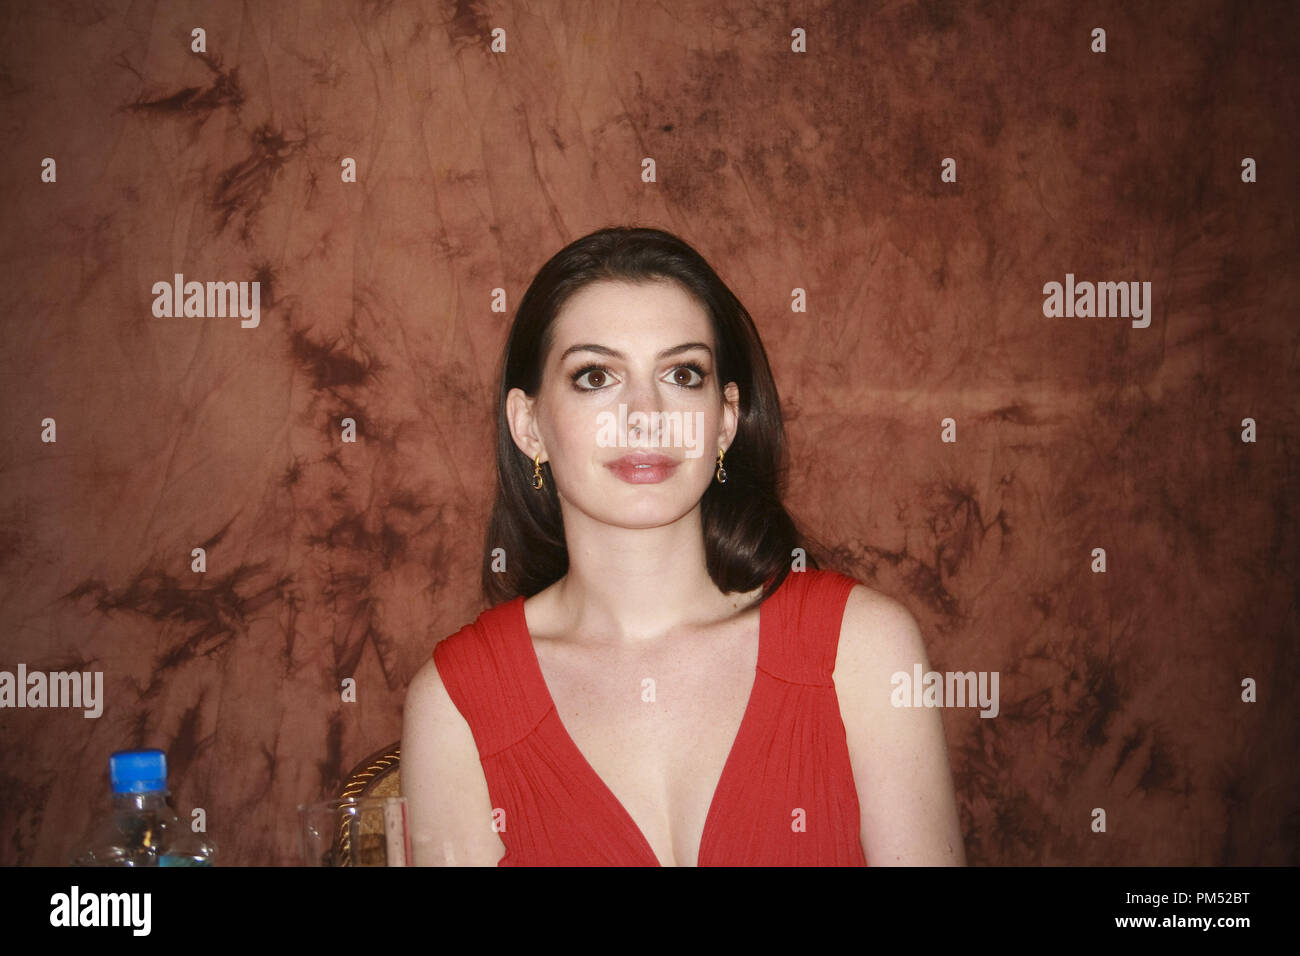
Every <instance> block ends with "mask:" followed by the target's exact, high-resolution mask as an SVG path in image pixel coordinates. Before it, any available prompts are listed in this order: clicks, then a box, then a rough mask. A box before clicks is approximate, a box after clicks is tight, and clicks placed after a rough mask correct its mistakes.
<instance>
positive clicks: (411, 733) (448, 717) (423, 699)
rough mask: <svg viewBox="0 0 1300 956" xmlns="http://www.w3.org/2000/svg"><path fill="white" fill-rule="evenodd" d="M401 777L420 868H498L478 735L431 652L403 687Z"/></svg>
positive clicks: (500, 852) (499, 852)
mask: <svg viewBox="0 0 1300 956" xmlns="http://www.w3.org/2000/svg"><path fill="white" fill-rule="evenodd" d="M400 779H401V788H402V795H403V796H404V797H406V800H407V808H408V811H409V813H410V821H409V822H410V827H411V852H412V855H413V856H414V861H415V865H416V866H495V865H496V864H497V862H498V861H499V860H500V859H501V858H502V857H503V856H505V853H506V847H505V844H504V843H502V842H501V837H500V836H498V835H497V833H496V831H495V830H493V828H492V800H491V798H490V797H489V796H488V786H487V778H486V777H485V776H484V775H483V765H482V763H481V762H480V761H479V755H478V747H477V746H476V745H475V743H474V735H473V733H472V732H471V731H470V729H469V724H468V723H466V722H465V718H464V717H463V716H462V715H461V713H460V711H459V710H458V709H457V708H456V705H455V703H454V702H453V701H452V699H451V697H450V696H449V695H448V694H447V689H446V687H444V686H443V683H442V677H441V676H440V675H439V674H438V668H437V665H436V664H435V663H434V661H433V658H432V657H430V658H429V660H428V661H426V662H425V664H424V666H423V667H421V668H420V669H419V670H418V671H417V672H416V674H415V677H413V678H412V679H411V684H410V687H408V688H407V691H406V704H405V706H404V708H403V711H402V760H401V777H400Z"/></svg>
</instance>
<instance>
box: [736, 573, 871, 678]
mask: <svg viewBox="0 0 1300 956" xmlns="http://www.w3.org/2000/svg"><path fill="white" fill-rule="evenodd" d="M857 583H858V582H857V581H855V580H854V579H853V578H851V577H849V576H848V575H845V574H840V573H839V572H838V571H828V570H818V569H815V568H808V569H806V570H804V571H791V572H790V573H789V574H787V575H786V578H785V580H784V581H782V582H781V587H780V588H778V589H777V591H776V593H775V594H773V595H772V596H771V597H769V598H768V599H767V601H766V602H765V603H764V604H763V605H762V606H761V612H760V613H761V616H762V617H763V618H766V620H763V621H762V625H761V626H762V627H763V628H764V635H763V639H764V640H765V641H766V642H767V651H768V652H767V654H766V657H765V660H764V661H763V667H764V669H766V670H767V671H768V672H769V673H771V674H772V675H773V676H774V677H779V678H781V679H782V680H785V681H789V682H791V683H794V684H817V685H827V686H834V681H833V679H832V678H833V675H834V672H835V652H836V650H837V649H838V647H839V641H840V625H841V624H842V623H843V621H844V607H845V605H846V604H847V603H848V599H849V592H850V591H852V590H853V588H854V586H855V585H856V584H857Z"/></svg>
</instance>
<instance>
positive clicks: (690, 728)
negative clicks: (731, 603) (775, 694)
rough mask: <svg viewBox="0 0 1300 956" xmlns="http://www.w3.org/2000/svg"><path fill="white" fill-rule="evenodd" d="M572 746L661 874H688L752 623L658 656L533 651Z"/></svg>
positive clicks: (553, 645)
mask: <svg viewBox="0 0 1300 956" xmlns="http://www.w3.org/2000/svg"><path fill="white" fill-rule="evenodd" d="M534 646H535V649H536V651H537V659H538V664H539V665H540V668H541V671H542V676H543V678H544V679H545V681H546V684H547V688H548V690H549V691H550V695H551V699H552V700H553V701H554V703H555V709H556V713H557V715H558V716H559V718H560V721H561V723H562V724H563V725H564V729H565V731H566V732H567V733H568V736H569V738H570V740H572V742H573V744H574V745H575V746H576V747H577V749H578V750H579V752H580V753H581V754H582V756H583V757H584V758H585V759H586V762H587V763H588V764H590V766H591V769H592V770H593V771H594V772H595V774H596V776H597V777H599V779H600V782H601V783H603V784H604V786H605V787H606V788H608V789H609V791H610V792H611V793H612V794H613V795H614V797H615V798H616V799H617V800H618V801H619V802H620V803H621V804H622V806H623V809H624V810H625V811H626V812H627V813H628V815H629V816H630V817H631V818H632V821H633V823H634V824H635V825H636V826H637V827H638V828H639V829H640V831H641V835H642V836H643V837H644V838H645V840H646V842H647V843H649V844H650V847H651V849H652V850H653V851H654V853H655V856H656V857H657V858H658V859H659V861H660V862H661V863H662V864H664V865H665V866H671V865H679V866H693V865H695V864H696V862H697V856H698V851H699V846H700V839H701V836H702V835H703V832H704V826H705V822H706V820H707V817H708V812H709V808H710V806H711V805H712V802H713V798H714V794H715V793H716V791H717V788H718V782H719V780H720V778H721V776H722V770H723V767H724V765H725V763H726V760H727V757H728V755H729V754H730V752H731V748H732V745H733V744H734V742H735V740H736V735H737V732H738V731H739V729H740V726H741V722H742V719H743V717H744V715H745V710H746V706H747V705H748V703H749V698H750V692H751V690H752V689H753V686H754V677H755V668H756V665H757V663H758V620H757V614H755V615H753V617H752V619H751V618H746V619H742V620H741V621H739V622H737V623H736V624H734V625H733V626H730V627H728V628H726V629H725V630H720V631H718V632H716V633H710V634H700V635H691V636H690V637H689V638H683V639H680V640H675V641H668V642H664V643H663V644H661V645H659V646H656V647H653V648H651V647H645V648H641V649H621V650H620V649H611V648H597V647H591V646H580V645H574V644H571V643H567V642H564V641H548V640H538V641H535V642H534Z"/></svg>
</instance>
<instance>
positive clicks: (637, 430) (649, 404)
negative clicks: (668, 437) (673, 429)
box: [623, 379, 663, 442]
mask: <svg viewBox="0 0 1300 956" xmlns="http://www.w3.org/2000/svg"><path fill="white" fill-rule="evenodd" d="M623 400H624V401H625V402H627V418H628V433H629V435H639V436H640V437H641V438H644V439H646V440H647V441H652V442H654V441H658V440H659V430H660V428H662V416H661V415H660V414H659V413H660V412H661V411H662V409H661V408H660V406H661V405H662V404H663V400H662V397H661V396H660V394H659V391H658V389H656V388H655V387H654V384H653V383H646V382H641V381H640V380H639V379H638V380H637V381H636V382H634V383H632V384H631V385H630V387H629V388H627V389H626V390H625V391H624V393H623ZM638 412H640V413H641V415H643V416H645V417H644V418H641V417H640V416H638V415H637V413H638Z"/></svg>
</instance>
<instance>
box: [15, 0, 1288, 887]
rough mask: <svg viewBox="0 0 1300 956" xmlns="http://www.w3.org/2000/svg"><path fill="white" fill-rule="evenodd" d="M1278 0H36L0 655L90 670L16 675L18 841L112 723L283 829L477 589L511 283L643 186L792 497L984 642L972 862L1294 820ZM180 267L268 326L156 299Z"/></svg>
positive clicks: (1264, 859)
mask: <svg viewBox="0 0 1300 956" xmlns="http://www.w3.org/2000/svg"><path fill="white" fill-rule="evenodd" d="M1296 10H1297V8H1296V5H1295V4H1292V3H1289V2H1280V3H1248V2H1228V0H1222V2H1180V3H1168V4H1156V3H1141V4H1131V3H1128V2H1119V0H1116V2H1110V3H1071V4H1043V5H1039V4H1034V5H1023V6H1019V7H1017V6H1014V5H1012V4H1008V3H1002V2H994V0H989V2H976V3H948V2H938V0H934V2H902V0H898V2H862V3H854V2H812V3H807V4H799V3H776V2H740V0H727V2H721V3H707V4H705V3H700V4H686V3H626V4H618V3H613V2H604V0H581V2H579V0H573V2H564V3H523V2H505V0H502V2H471V0H460V2H456V3H451V2H447V3H435V2H431V0H427V2H414V0H401V2H397V0H393V2H388V0H382V2H379V0H375V2H342V0H333V2H331V0H318V2H303V3H290V2H276V3H243V2H230V3H217V2H209V3H200V2H190V3H171V2H167V3H163V2H135V3H126V2H108V0H98V2H82V3H73V2H60V0H50V2H46V3H40V4H36V3H33V4H17V3H11V4H6V5H4V7H3V11H2V12H0V18H2V20H0V23H2V35H3V38H2V40H0V56H2V68H0V103H2V104H3V112H2V116H3V134H4V136H3V143H4V148H3V151H2V152H3V186H2V187H0V188H3V192H4V195H3V203H4V205H3V208H4V229H3V249H2V250H0V251H2V258H0V262H3V268H4V282H3V289H2V290H0V295H2V296H3V307H4V326H3V365H2V369H3V376H4V378H3V394H4V399H5V403H4V404H5V408H4V413H3V415H0V427H3V429H4V431H3V434H2V435H0V482H2V485H0V492H2V494H3V497H2V500H0V581H2V585H3V590H2V592H0V640H2V642H3V644H2V647H0V669H4V670H9V671H14V670H15V669H16V667H17V665H18V664H19V663H25V664H26V666H27V667H28V668H29V669H31V670H45V671H54V670H67V669H70V668H77V669H85V670H92V671H93V670H100V671H102V672H103V674H104V681H105V696H106V704H105V709H104V713H103V716H102V717H100V718H98V719H88V718H85V717H83V716H82V715H81V713H80V712H79V711H68V710H55V709H46V710H34V709H12V710H11V709H6V710H3V711H0V735H2V736H3V751H2V755H0V792H3V794H4V796H5V799H4V801H3V802H2V803H0V837H2V838H3V839H2V840H0V863H7V864H13V863H19V864H49V863H59V862H62V860H63V859H64V856H65V854H66V853H67V852H68V851H69V849H70V848H71V847H72V845H73V843H74V842H75V841H77V839H78V838H79V837H80V835H81V832H82V831H83V829H84V828H85V827H86V825H87V824H88V823H89V821H90V819H91V816H92V814H93V813H99V812H101V811H102V810H103V808H104V807H106V806H107V803H108V786H107V779H106V761H107V757H108V755H109V753H110V752H111V751H113V750H115V749H119V748H123V747H128V746H158V747H162V748H164V749H166V751H167V753H168V755H169V757H170V762H171V781H172V788H173V791H174V794H175V802H176V805H177V807H178V809H180V811H181V813H182V814H183V815H185V816H186V817H188V813H189V810H190V809H191V808H193V807H203V808H204V809H205V810H206V812H207V820H208V832H209V835H210V836H211V837H212V838H213V839H214V840H215V841H216V842H217V843H218V845H219V847H220V851H221V854H222V857H221V861H222V862H225V863H235V864H267V863H289V862H294V860H295V850H296V843H295V817H294V807H295V805H296V804H298V803H299V802H301V801H304V800H310V799H315V798H318V797H320V796H323V795H325V794H327V793H329V792H332V791H333V790H334V789H335V788H336V787H337V786H338V784H339V782H340V779H341V777H342V776H343V775H344V774H345V773H346V772H347V771H348V770H349V769H350V768H351V767H352V765H353V764H354V763H356V762H357V761H359V760H360V759H361V758H362V757H364V756H365V755H366V754H368V753H369V752H371V751H372V750H374V749H376V748H378V747H381V746H383V745H384V744H387V743H389V742H391V741H393V740H396V739H397V738H398V736H399V735H400V730H401V705H402V699H403V693H404V689H405V687H406V683H407V681H408V680H409V678H410V676H411V675H412V673H413V672H414V671H415V669H416V668H417V667H418V666H419V665H420V664H421V663H422V662H423V661H424V660H425V658H426V657H427V655H428V654H429V653H430V652H431V650H432V647H433V644H434V642H435V641H436V640H437V639H439V638H441V637H443V636H445V635H446V634H448V633H450V632H451V631H453V630H455V629H456V628H458V627H459V626H460V625H462V624H463V623H465V622H467V621H468V620H470V619H472V617H473V616H474V615H475V614H476V613H477V612H478V611H479V610H480V609H481V608H482V606H483V605H482V602H481V597H480V594H479V591H478V586H477V579H478V573H479V558H480V554H479V551H480V547H481V545H482V533H483V527H484V521H485V515H486V511H487V507H488V502H489V497H488V496H489V492H490V489H491V481H492V469H491V458H490V456H491V450H492V432H491V429H492V421H493V419H492V397H493V394H492V386H493V381H494V376H495V374H496V367H497V362H498V358H499V354H500V350H501V347H502V344H503V342H504V337H505V333H506V330H507V328H508V323H509V320H510V319H511V318H512V317H513V314H514V309H515V307H516V306H517V304H518V302H519V299H520V297H521V295H522V293H523V291H524V289H525V288H526V286H527V283H528V282H529V280H530V279H531V278H532V276H533V274H534V273H535V272H536V270H537V269H538V267H540V266H541V264H542V263H543V262H544V261H545V260H546V259H547V258H548V257H549V256H550V255H552V254H553V253H554V252H556V251H557V250H558V249H559V248H560V247H562V246H563V245H564V244H566V243H568V242H570V241H572V240H573V239H576V238H578V237H580V236H582V235H585V234H586V233H588V232H590V231H592V230H594V229H597V228H599V227H602V226H605V225H609V224H633V223H634V224H641V225H653V226H659V227H661V228H665V229H668V230H670V231H673V232H675V233H678V234H679V235H681V236H682V237H683V238H685V239H686V240H687V241H689V242H691V243H692V244H694V245H696V247H697V248H699V249H700V250H701V251H702V252H703V253H704V254H705V255H706V256H707V257H708V258H709V259H710V261H711V262H712V263H713V264H714V265H715V267H716V268H717V269H718V271H719V272H720V273H721V275H722V276H723V278H724V280H726V281H727V282H729V283H730V284H731V285H732V287H733V289H734V290H735V291H736V293H737V294H738V295H739V297H740V299H741V301H742V302H744V303H745V304H746V306H747V307H748V308H749V310H750V311H751V312H752V313H753V315H754V317H755V321H756V322H757V324H758V326H759V328H760V331H761V333H762V335H763V337H764V340H765V343H766V345H767V347H768V349H769V353H770V355H771V357H772V361H773V366H774V370H775V372H776V376H777V382H778V385H779V387H780V389H781V393H782V396H783V400H784V401H785V403H786V406H787V410H788V411H789V413H790V434H791V439H792V455H793V459H792V471H791V490H790V498H789V503H790V506H791V508H792V510H793V511H794V512H795V514H796V515H797V516H798V517H799V518H800V519H801V520H803V521H804V522H806V523H807V525H808V527H809V528H810V529H811V530H813V531H814V532H815V533H818V534H820V535H821V536H822V537H823V538H824V539H826V540H828V541H829V542H831V543H832V544H834V545H835V546H836V547H837V548H838V549H839V555H840V558H841V559H842V566H843V569H844V570H846V571H848V572H849V573H853V574H856V575H857V576H858V577H859V578H860V580H863V581H865V582H867V583H870V584H873V585H874V586H876V587H878V588H881V589H882V590H884V591H886V592H888V593H890V594H892V595H895V596H896V597H898V598H900V599H901V600H902V601H904V602H905V603H906V604H907V606H908V607H909V608H910V609H911V610H912V611H913V612H914V614H915V615H916V616H917V618H918V620H919V621H920V622H921V625H922V628H923V631H924V633H925V635H926V638H927V642H928V646H929V648H930V653H931V656H932V658H933V664H934V666H935V667H936V668H938V669H941V670H968V669H975V670H989V671H993V670H996V671H998V672H999V673H1000V675H1001V684H1000V691H1001V714H1000V715H999V716H998V717H997V718H995V719H981V718H979V717H978V716H977V715H976V712H975V711H974V710H971V709H967V710H955V709H952V710H946V711H945V712H944V715H943V716H944V723H945V727H946V729H947V733H948V738H949V743H950V746H951V753H952V760H953V766H954V772H955V775H956V781H957V786H958V791H959V794H958V795H959V801H960V806H961V813H962V823H963V829H964V831H965V835H966V845H967V851H968V854H969V858H970V860H971V862H973V863H980V864H1006V863H1032V864H1037V863H1069V864H1139V863H1140V864H1245V865H1250V864H1283V863H1288V864H1295V863H1298V862H1300V834H1298V829H1300V828H1298V824H1300V812H1298V811H1297V797H1296V791H1297V770H1296V766H1297V761H1296V752H1297V743H1298V742H1300V741H1298V736H1300V735H1298V730H1300V721H1298V720H1297V706H1298V705H1297V703H1296V688H1297V682H1298V681H1300V667H1298V665H1297V637H1298V636H1300V635H1298V634H1297V604H1298V601H1300V591H1298V585H1297V580H1298V578H1300V575H1298V574H1297V572H1298V571H1300V547H1298V542H1297V524H1296V501H1295V499H1296V493H1297V488H1298V486H1300V485H1298V482H1297V476H1296V465H1295V453H1296V450H1297V441H1298V440H1300V409H1298V408H1297V400H1296V395H1297V382H1296V374H1295V373H1296V359H1297V348H1298V346H1300V333H1298V332H1297V318H1298V316H1297V308H1296V304H1295V303H1296V301H1297V297H1300V281H1298V280H1297V269H1296V254H1297V249H1298V248H1300V242H1298V241H1297V240H1298V238H1300V237H1298V236H1297V231H1298V230H1297V217H1296V204H1295V200H1296V188H1295V180H1296V172H1297V171H1296V164H1295V158H1296V156H1297V155H1300V142H1298V139H1300V136H1298V135H1297V129H1296V122H1295V118H1296V116H1297V115H1300V102H1298V100H1300V97H1298V96H1297V92H1298V90H1300V83H1297V78H1296V72H1297V42H1296V38H1297V37H1298V36H1300V15H1298V14H1297V12H1296ZM195 27H202V28H204V30H205V31H206V43H207V51H206V53H205V54H199V53H195V52H192V50H191V43H192V39H191V31H192V30H193V29H194V28H195ZM1097 27H1101V28H1104V29H1105V31H1106V45H1107V49H1106V52H1105V53H1097V52H1093V51H1092V45H1093V36H1092V31H1093V29H1094V28H1097ZM497 28H500V29H501V30H504V31H505V40H506V52H504V53H495V52H492V51H491V49H490V45H491V34H492V31H493V30H494V29H497ZM796 28H802V29H803V30H805V31H806V35H807V52H806V53H803V54H800V53H795V52H792V51H791V42H792V38H791V32H792V30H794V29H796ZM46 157H50V158H53V159H54V160H55V161H56V164H57V165H56V172H57V180H56V181H55V182H43V181H42V179H41V171H42V161H43V160H44V159H45V158H46ZM344 157H352V158H354V159H355V160H356V163H357V171H358V181H357V182H356V183H345V182H342V181H341V176H340V170H341V167H340V163H341V160H342V159H343V158H344ZM645 157H651V158H653V159H654V160H655V162H656V166H657V181H656V182H652V183H647V182H643V181H642V178H641V170H642V159H643V158H645ZM947 157H951V158H952V159H954V160H955V162H956V172H957V180H956V182H943V181H941V178H940V172H941V163H942V162H943V160H944V159H945V158H947ZM1245 157H1251V158H1253V159H1254V161H1255V162H1256V163H1257V164H1258V182H1256V183H1243V182H1242V177H1241V163H1242V160H1243V159H1244V158H1245ZM178 272H179V273H183V274H184V275H185V277H186V278H187V279H196V280H199V281H208V280H223V281H251V280H254V279H256V280H258V281H260V282H261V283H262V293H263V294H262V316H261V324H260V326H259V327H257V328H255V329H252V328H241V326H240V323H239V320H238V319H233V318H225V319H222V318H216V319H200V318H192V317H191V318H170V319H168V318H155V317H154V316H153V314H152V303H153V299H154V296H153V293H152V291H151V289H152V285H153V283H155V282H158V281H170V280H171V278H172V276H173V275H174V274H175V273H178ZM1067 272H1069V273H1074V274H1075V276H1076V277H1077V278H1078V279H1080V280H1089V281H1126V282H1127V281H1130V280H1138V281H1150V282H1151V283H1152V290H1153V297H1154V306H1155V307H1154V314H1153V316H1152V321H1151V325H1150V327H1149V328H1146V329H1136V328H1133V327H1132V326H1131V324H1130V322H1129V321H1128V320H1127V319H1123V318H1107V319H1098V318H1045V317H1044V315H1043V312H1042V306H1043V299H1044V296H1043V285H1044V283H1046V282H1050V281H1058V282H1064V280H1065V275H1066V273H1067ZM498 287H499V288H501V289H504V290H505V291H506V294H507V296H508V306H509V311H508V313H506V314H502V313H500V312H494V311H492V310H491V301H492V290H493V289H495V288H498ZM795 288H802V289H805V290H806V291H807V295H808V306H809V307H808V311H807V312H806V313H800V312H793V311H792V310H791V307H790V306H791V290H792V289H795ZM347 416H351V417H353V418H355V419H356V421H357V423H358V430H359V440H358V441H357V442H356V443H355V444H345V443H343V442H341V441H340V437H339V428H340V421H341V419H342V418H344V417H347ZM1247 417H1249V418H1253V419H1255V420H1256V422H1257V428H1258V441H1256V442H1255V443H1244V442H1243V441H1242V440H1241V432H1242V424H1241V423H1242V420H1243V419H1244V418H1247ZM45 418H53V419H54V420H55V422H56V429H57V431H56V437H57V441H56V442H54V443H46V442H43V441H42V440H41V432H42V425H41V422H42V420H43V419H45ZM944 418H952V419H953V420H954V421H955V422H956V425H957V438H958V440H957V442H956V443H955V444H954V443H944V442H942V441H940V422H941V421H942V420H943V419H944ZM198 546H202V547H205V548H206V549H207V554H208V569H207V572H206V573H204V574H197V573H195V572H193V571H192V570H190V560H191V558H190V552H191V549H193V548H195V547H198ZM1098 547H1100V548H1105V549H1106V555H1107V561H1108V569H1107V571H1106V573H1104V574H1098V573H1093V571H1092V570H1091V564H1092V556H1091V552H1092V549H1094V548H1098ZM348 677H352V678H355V680H356V683H357V700H356V702H355V703H345V702H343V701H342V700H341V697H340V685H341V682H342V681H343V680H344V679H345V678H348ZM1247 677H1251V678H1254V679H1255V680H1256V681H1257V682H1258V702H1256V703H1244V702H1242V700H1241V693H1242V690H1241V682H1242V680H1243V679H1244V678H1247ZM1095 807H1102V808H1105V810H1106V812H1107V831H1106V832H1105V833H1104V834H1101V833H1094V832H1092V830H1091V828H1090V823H1091V819H1092V818H1091V815H1090V814H1091V811H1092V809H1093V808H1095Z"/></svg>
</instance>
